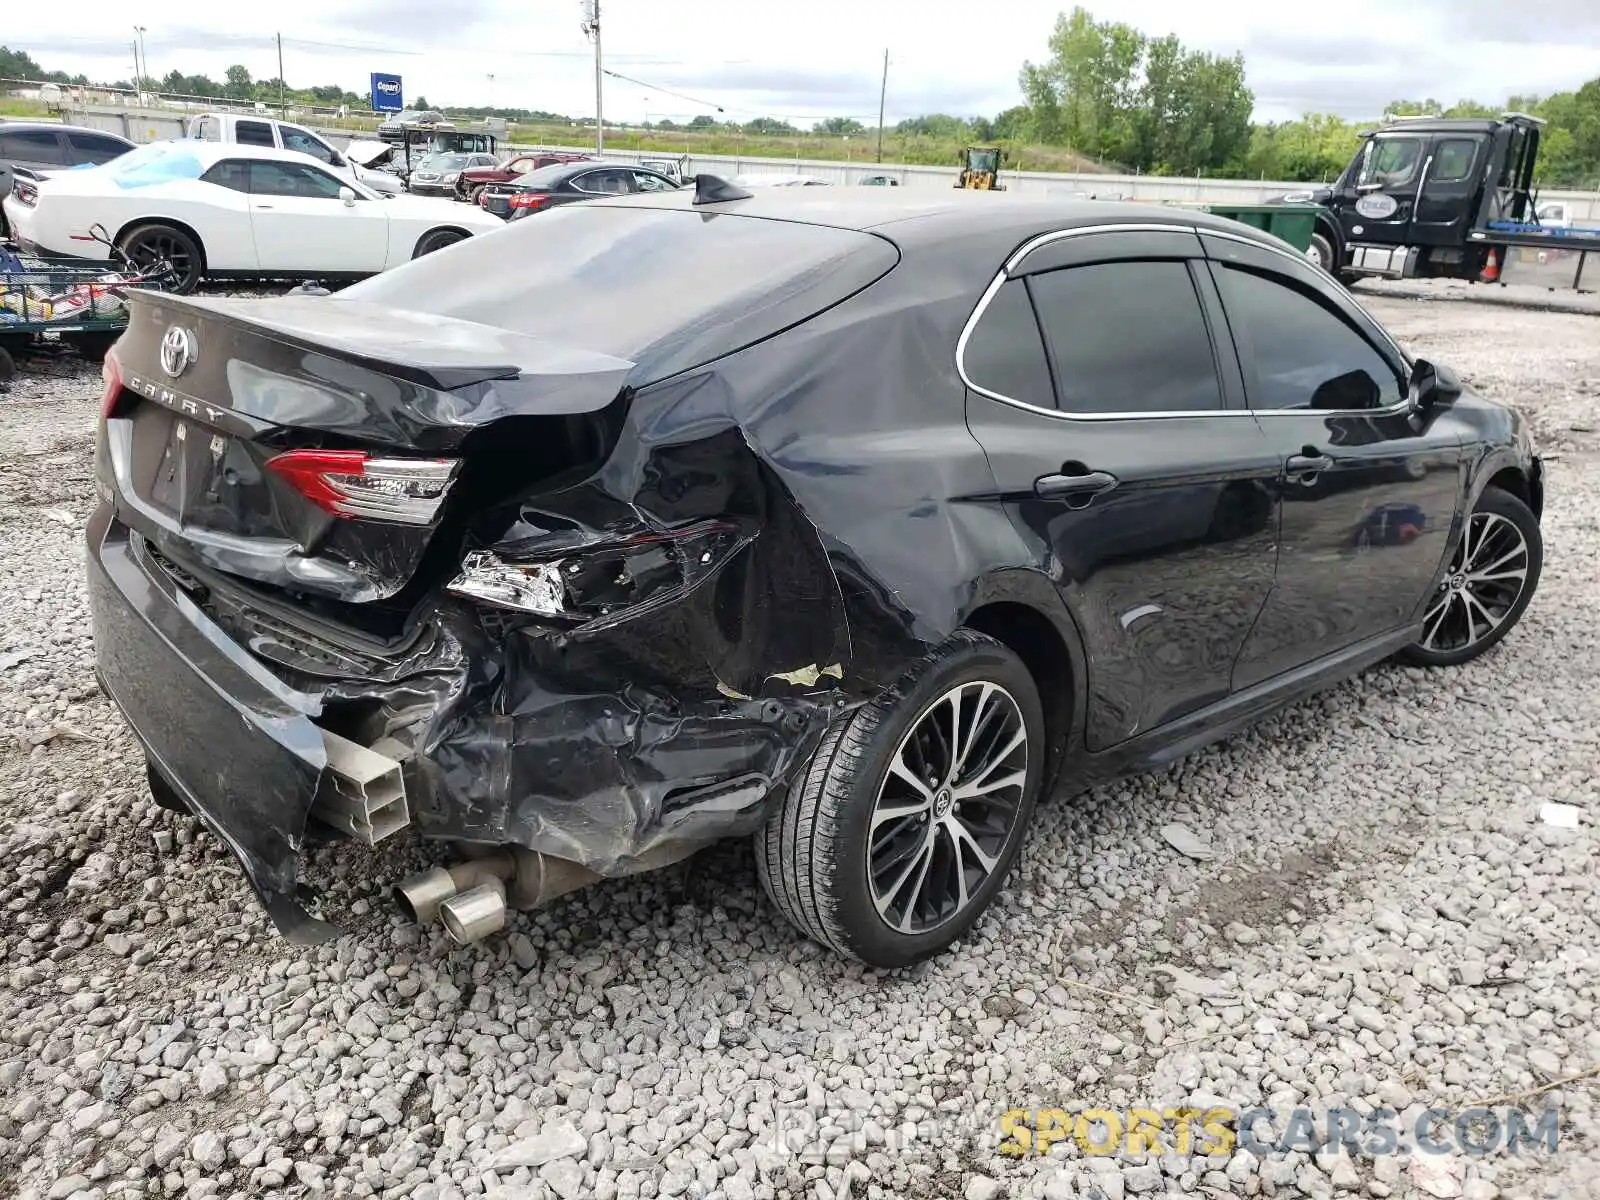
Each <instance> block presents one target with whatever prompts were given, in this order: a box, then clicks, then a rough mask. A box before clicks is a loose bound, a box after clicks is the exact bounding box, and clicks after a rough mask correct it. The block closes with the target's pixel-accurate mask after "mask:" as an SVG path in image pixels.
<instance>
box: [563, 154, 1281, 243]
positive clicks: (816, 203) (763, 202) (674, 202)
mask: <svg viewBox="0 0 1600 1200" xmlns="http://www.w3.org/2000/svg"><path fill="white" fill-rule="evenodd" d="M547 169H548V168H547ZM588 203H589V204H592V205H604V206H608V207H628V208H671V209H691V210H692V211H695V212H702V213H719V212H726V213H738V214H740V215H741V216H747V217H757V218H765V219H768V220H776V221H800V222H803V223H806V224H811V225H827V226H832V227H834V228H838V229H854V230H859V231H861V232H863V233H874V234H878V235H881V236H883V237H886V238H888V239H889V240H890V241H892V242H894V243H895V244H896V245H898V246H900V247H901V248H902V249H910V248H914V247H916V246H919V245H935V246H936V245H944V244H948V243H949V242H950V241H952V240H958V241H960V240H969V241H973V242H983V241H993V242H994V243H996V244H997V245H1006V244H1009V245H1011V246H1016V245H1020V244H1021V243H1022V242H1025V241H1027V240H1028V239H1029V238H1031V237H1035V236H1038V235H1039V234H1043V233H1050V232H1052V231H1055V230H1059V229H1072V228H1087V227H1091V226H1100V225H1106V226H1110V225H1152V224H1154V225H1173V226H1176V227H1178V228H1190V229H1195V230H1199V231H1205V230H1217V231H1219V232H1222V233H1227V234H1230V235H1233V236H1235V237H1244V238H1247V239H1249V240H1251V241H1258V242H1260V243H1261V244H1262V245H1264V246H1269V247H1272V248H1274V249H1277V248H1281V243H1280V242H1279V241H1278V240H1277V239H1275V238H1273V237H1271V236H1269V235H1267V234H1265V233H1263V232H1262V231H1260V230H1257V229H1255V228H1253V227H1252V226H1249V225H1246V224H1244V223H1243V222H1242V221H1235V220H1232V219H1231V218H1228V217H1219V216H1214V215H1213V214H1211V213H1207V212H1202V211H1200V210H1198V209H1194V208H1183V207H1178V206H1175V205H1166V204H1153V203H1151V204H1140V203H1130V202H1126V201H1112V200H1068V199H1056V198H1051V197H1039V196H1023V195H1018V194H1017V193H1015V192H1001V193H999V194H996V193H994V192H983V191H967V190H964V189H955V188H952V189H950V190H949V191H942V190H941V191H933V190H931V189H928V190H924V189H921V188H870V189H869V188H834V187H830V188H771V187H764V188H759V189H753V190H752V193H751V196H750V198H749V199H747V200H728V201H724V202H722V203H720V204H706V205H699V206H696V205H695V204H694V188H693V187H688V188H684V189H682V190H679V191H674V192H649V193H645V194H643V195H637V196H628V197H618V198H616V199H611V198H600V199H595V200H591V201H588ZM998 253H1001V254H1004V253H1005V251H1004V250H1001V251H999V252H998Z"/></svg>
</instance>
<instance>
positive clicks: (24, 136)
mask: <svg viewBox="0 0 1600 1200" xmlns="http://www.w3.org/2000/svg"><path fill="white" fill-rule="evenodd" d="M0 158H9V159H14V160H15V161H17V162H23V163H35V164H37V165H39V166H41V167H64V166H68V165H69V164H68V163H67V162H66V161H65V160H64V159H63V157H62V154H61V143H60V141H58V140H57V138H56V134H55V131H54V130H53V129H14V130H12V131H11V132H9V133H0Z"/></svg>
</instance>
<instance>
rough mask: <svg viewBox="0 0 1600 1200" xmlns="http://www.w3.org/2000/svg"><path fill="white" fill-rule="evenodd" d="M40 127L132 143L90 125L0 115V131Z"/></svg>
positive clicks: (29, 131)
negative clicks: (29, 119)
mask: <svg viewBox="0 0 1600 1200" xmlns="http://www.w3.org/2000/svg"><path fill="white" fill-rule="evenodd" d="M40 129H46V130H54V131H56V132H58V133H96V134H99V135H100V136H101V137H108V138H110V139H111V140H112V141H114V142H127V143H128V145H130V146H132V145H133V144H134V143H133V142H129V141H128V139H127V138H125V137H123V136H122V135H121V134H120V133H112V132H111V131H110V130H109V129H95V128H94V127H93V126H91V125H63V124H61V123H60V122H59V121H7V120H6V119H5V118H3V117H0V133H16V132H17V131H19V130H20V131H21V132H23V133H33V132H35V131H36V130H40Z"/></svg>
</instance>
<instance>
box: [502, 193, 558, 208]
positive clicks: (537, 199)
mask: <svg viewBox="0 0 1600 1200" xmlns="http://www.w3.org/2000/svg"><path fill="white" fill-rule="evenodd" d="M507 203H509V204H510V205H511V207H512V208H543V207H544V206H545V205H547V204H549V203H550V197H549V196H548V195H546V194H545V193H544V192H512V193H511V199H510V200H509V201H507Z"/></svg>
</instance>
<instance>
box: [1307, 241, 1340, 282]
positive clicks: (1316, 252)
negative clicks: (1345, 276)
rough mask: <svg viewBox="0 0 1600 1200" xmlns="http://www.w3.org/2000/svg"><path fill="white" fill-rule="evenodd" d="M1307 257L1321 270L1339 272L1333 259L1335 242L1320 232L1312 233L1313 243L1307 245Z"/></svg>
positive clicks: (1332, 272) (1330, 273) (1331, 272)
mask: <svg viewBox="0 0 1600 1200" xmlns="http://www.w3.org/2000/svg"><path fill="white" fill-rule="evenodd" d="M1306 258H1307V259H1308V260H1309V261H1310V263H1311V265H1312V266H1313V267H1316V268H1317V270H1319V271H1326V272H1327V273H1328V274H1329V275H1334V274H1337V272H1336V271H1335V269H1334V267H1335V264H1334V261H1333V243H1332V242H1330V241H1329V240H1328V239H1327V238H1325V237H1323V236H1322V234H1320V233H1313V234H1312V235H1311V245H1310V246H1308V247H1306Z"/></svg>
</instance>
